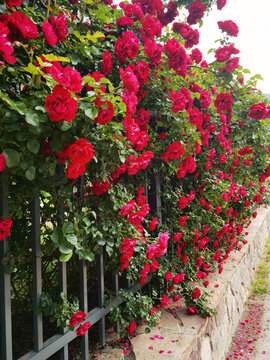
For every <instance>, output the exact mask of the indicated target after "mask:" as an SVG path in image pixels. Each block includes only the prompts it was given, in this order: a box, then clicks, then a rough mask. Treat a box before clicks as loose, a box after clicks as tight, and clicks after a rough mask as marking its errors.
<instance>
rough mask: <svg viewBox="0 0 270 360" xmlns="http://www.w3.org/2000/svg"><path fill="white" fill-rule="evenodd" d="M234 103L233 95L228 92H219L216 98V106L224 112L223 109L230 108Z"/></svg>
mask: <svg viewBox="0 0 270 360" xmlns="http://www.w3.org/2000/svg"><path fill="white" fill-rule="evenodd" d="M232 103H233V100H232V98H231V95H230V94H226V93H225V94H224V93H221V94H218V95H217V97H216V100H215V101H214V104H215V107H216V108H217V110H218V111H219V112H222V111H223V110H225V111H228V110H230V109H231V105H232Z"/></svg>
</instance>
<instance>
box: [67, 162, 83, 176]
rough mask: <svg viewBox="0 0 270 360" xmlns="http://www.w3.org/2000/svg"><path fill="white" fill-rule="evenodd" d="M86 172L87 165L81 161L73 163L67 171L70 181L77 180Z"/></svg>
mask: <svg viewBox="0 0 270 360" xmlns="http://www.w3.org/2000/svg"><path fill="white" fill-rule="evenodd" d="M84 172H85V164H84V163H81V162H79V161H71V162H70V163H69V164H68V166H67V170H66V177H67V178H68V179H77V178H78V177H79V176H81V175H82V174H83V173H84Z"/></svg>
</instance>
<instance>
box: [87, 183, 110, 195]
mask: <svg viewBox="0 0 270 360" xmlns="http://www.w3.org/2000/svg"><path fill="white" fill-rule="evenodd" d="M109 187H110V184H109V183H108V181H102V182H101V183H99V182H98V181H96V180H94V181H93V186H92V189H91V193H93V194H95V195H98V196H99V195H102V194H104V193H105V192H107V191H108V189H109Z"/></svg>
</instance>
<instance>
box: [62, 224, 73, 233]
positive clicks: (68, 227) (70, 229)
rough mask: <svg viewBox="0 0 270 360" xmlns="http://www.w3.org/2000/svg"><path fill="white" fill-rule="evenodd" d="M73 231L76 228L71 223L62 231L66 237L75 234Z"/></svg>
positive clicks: (65, 225)
mask: <svg viewBox="0 0 270 360" xmlns="http://www.w3.org/2000/svg"><path fill="white" fill-rule="evenodd" d="M73 229H74V227H73V223H72V222H71V221H67V222H65V223H64V224H63V226H62V231H63V234H64V235H66V234H68V233H71V232H73Z"/></svg>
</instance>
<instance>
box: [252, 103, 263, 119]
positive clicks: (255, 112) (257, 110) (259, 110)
mask: <svg viewBox="0 0 270 360" xmlns="http://www.w3.org/2000/svg"><path fill="white" fill-rule="evenodd" d="M265 114H266V105H265V104H264V103H258V104H254V105H252V106H251V107H250V108H249V113H248V116H250V117H251V118H253V119H258V120H262V119H264V116H265Z"/></svg>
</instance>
